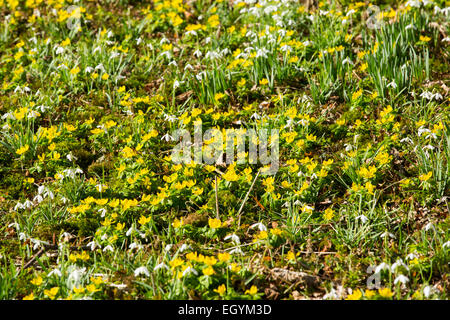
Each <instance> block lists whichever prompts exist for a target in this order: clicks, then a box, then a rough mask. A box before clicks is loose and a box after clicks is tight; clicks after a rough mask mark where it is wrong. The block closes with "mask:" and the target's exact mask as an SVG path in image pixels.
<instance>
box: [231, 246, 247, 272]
mask: <svg viewBox="0 0 450 320" xmlns="http://www.w3.org/2000/svg"><path fill="white" fill-rule="evenodd" d="M230 254H232V255H233V254H236V255H244V252H242V250H241V248H235V249H233V250H231V251H230ZM230 267H231V266H230Z"/></svg>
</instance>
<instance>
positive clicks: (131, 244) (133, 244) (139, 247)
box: [128, 242, 142, 250]
mask: <svg viewBox="0 0 450 320" xmlns="http://www.w3.org/2000/svg"><path fill="white" fill-rule="evenodd" d="M128 248H129V249H130V250H134V249H138V250H140V249H141V248H142V245H140V244H138V243H136V242H133V243H130V245H129V246H128Z"/></svg>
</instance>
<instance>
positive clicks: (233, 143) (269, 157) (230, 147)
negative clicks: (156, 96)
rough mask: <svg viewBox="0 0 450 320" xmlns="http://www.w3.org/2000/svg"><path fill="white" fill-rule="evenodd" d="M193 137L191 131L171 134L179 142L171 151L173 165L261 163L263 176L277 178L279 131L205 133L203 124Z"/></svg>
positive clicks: (244, 129)
mask: <svg viewBox="0 0 450 320" xmlns="http://www.w3.org/2000/svg"><path fill="white" fill-rule="evenodd" d="M193 136H194V138H193V139H192V132H190V131H188V130H187V129H178V130H176V131H175V132H173V133H172V138H173V139H174V140H175V141H178V144H177V145H176V146H175V147H174V148H173V150H172V161H173V162H174V163H176V164H180V163H185V164H189V163H192V162H194V163H196V164H202V163H203V164H208V165H222V164H226V165H230V164H245V163H247V162H248V163H249V164H258V162H259V163H260V164H262V165H263V166H264V169H263V170H262V171H261V174H263V175H274V174H276V173H277V171H278V168H279V131H278V129H266V128H262V129H246V128H239V129H235V128H229V129H223V130H219V129H216V128H212V129H207V130H205V131H204V132H203V128H202V125H201V124H196V125H194V132H193ZM269 149H270V151H269ZM235 150H236V153H235Z"/></svg>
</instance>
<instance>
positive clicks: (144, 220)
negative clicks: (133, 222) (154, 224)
mask: <svg viewBox="0 0 450 320" xmlns="http://www.w3.org/2000/svg"><path fill="white" fill-rule="evenodd" d="M150 221H152V217H145V216H141V217H140V218H139V220H138V222H139V224H140V225H145V224H147V223H149V222H150Z"/></svg>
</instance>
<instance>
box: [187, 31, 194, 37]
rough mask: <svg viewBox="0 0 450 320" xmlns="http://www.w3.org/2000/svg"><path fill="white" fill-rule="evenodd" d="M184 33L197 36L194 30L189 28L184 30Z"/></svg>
mask: <svg viewBox="0 0 450 320" xmlns="http://www.w3.org/2000/svg"><path fill="white" fill-rule="evenodd" d="M185 35H187V36H194V37H195V36H197V32H196V31H195V30H189V31H186V32H185Z"/></svg>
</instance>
